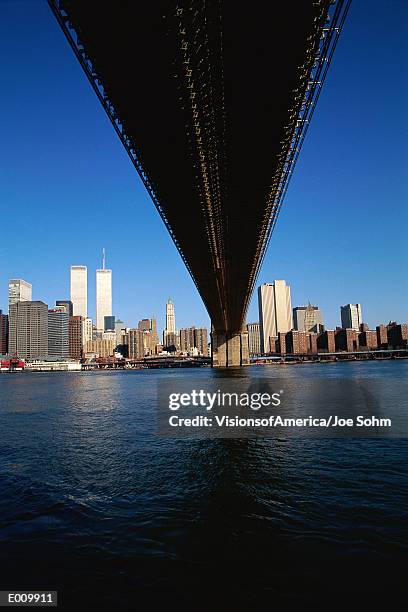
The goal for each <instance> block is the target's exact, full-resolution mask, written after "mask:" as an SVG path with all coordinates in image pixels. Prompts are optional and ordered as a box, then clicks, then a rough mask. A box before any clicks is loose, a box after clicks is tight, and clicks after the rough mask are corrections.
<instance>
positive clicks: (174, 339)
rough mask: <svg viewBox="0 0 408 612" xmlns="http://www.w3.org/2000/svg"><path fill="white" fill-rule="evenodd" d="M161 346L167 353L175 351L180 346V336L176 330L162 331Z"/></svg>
mask: <svg viewBox="0 0 408 612" xmlns="http://www.w3.org/2000/svg"><path fill="white" fill-rule="evenodd" d="M163 347H164V350H166V351H168V352H169V353H175V352H176V351H177V350H178V349H179V347H180V336H179V334H178V333H176V332H169V331H167V330H166V329H165V330H164V331H163Z"/></svg>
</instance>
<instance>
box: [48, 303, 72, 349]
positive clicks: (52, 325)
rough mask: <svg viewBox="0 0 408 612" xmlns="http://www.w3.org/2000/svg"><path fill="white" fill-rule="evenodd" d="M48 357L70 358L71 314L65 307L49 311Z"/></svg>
mask: <svg viewBox="0 0 408 612" xmlns="http://www.w3.org/2000/svg"><path fill="white" fill-rule="evenodd" d="M48 355H49V356H50V357H63V358H68V357H69V314H68V312H67V310H66V308H65V306H60V307H59V308H58V307H56V308H52V309H50V310H49V311H48Z"/></svg>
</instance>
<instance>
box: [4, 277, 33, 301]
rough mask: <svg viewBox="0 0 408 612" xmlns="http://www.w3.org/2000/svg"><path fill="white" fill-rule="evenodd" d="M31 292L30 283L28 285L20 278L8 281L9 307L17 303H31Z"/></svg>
mask: <svg viewBox="0 0 408 612" xmlns="http://www.w3.org/2000/svg"><path fill="white" fill-rule="evenodd" d="M32 292H33V286H32V285H31V283H28V282H27V281H25V280H23V279H22V278H13V279H11V280H9V284H8V294H9V306H11V305H12V304H16V303H17V302H31V300H32V299H33V296H32Z"/></svg>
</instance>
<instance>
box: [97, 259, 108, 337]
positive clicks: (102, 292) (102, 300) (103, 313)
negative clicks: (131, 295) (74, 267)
mask: <svg viewBox="0 0 408 612" xmlns="http://www.w3.org/2000/svg"><path fill="white" fill-rule="evenodd" d="M110 316H112V270H107V269H106V267H105V249H103V255H102V269H101V270H97V271H96V328H97V330H98V331H102V332H103V331H104V328H105V317H110Z"/></svg>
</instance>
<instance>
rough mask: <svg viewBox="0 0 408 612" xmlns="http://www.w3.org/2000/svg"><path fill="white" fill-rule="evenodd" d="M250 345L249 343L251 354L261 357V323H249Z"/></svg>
mask: <svg viewBox="0 0 408 612" xmlns="http://www.w3.org/2000/svg"><path fill="white" fill-rule="evenodd" d="M247 330H248V343H249V354H250V355H259V354H260V352H261V334H260V331H259V323H258V322H256V323H248V325H247Z"/></svg>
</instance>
